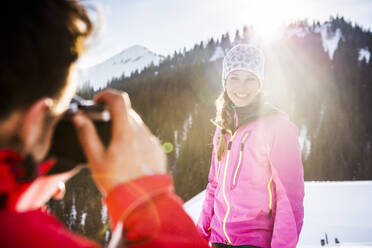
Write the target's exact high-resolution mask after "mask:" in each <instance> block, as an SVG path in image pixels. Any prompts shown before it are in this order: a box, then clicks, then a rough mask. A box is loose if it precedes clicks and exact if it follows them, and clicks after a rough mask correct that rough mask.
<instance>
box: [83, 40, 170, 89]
mask: <svg viewBox="0 0 372 248" xmlns="http://www.w3.org/2000/svg"><path fill="white" fill-rule="evenodd" d="M162 59H163V56H161V55H157V54H155V53H153V52H151V51H150V50H148V49H147V48H146V47H143V46H140V45H135V46H131V47H129V48H127V49H125V50H123V51H122V52H120V53H118V54H117V55H115V56H113V57H111V58H109V59H108V60H106V61H104V62H102V63H100V64H97V65H95V66H92V67H90V68H88V69H86V70H81V71H79V86H80V87H87V86H90V87H93V89H99V88H103V87H105V86H106V85H107V83H108V82H109V81H110V80H111V79H113V78H118V77H121V76H123V75H124V76H126V77H128V76H130V74H131V73H132V72H134V71H136V70H138V71H141V70H143V69H144V68H145V67H146V66H149V65H150V64H151V63H153V64H154V65H158V64H159V63H160V61H161V60H162Z"/></svg>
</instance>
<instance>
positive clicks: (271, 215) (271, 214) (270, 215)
mask: <svg viewBox="0 0 372 248" xmlns="http://www.w3.org/2000/svg"><path fill="white" fill-rule="evenodd" d="M271 217H273V210H272V209H270V212H269V218H271Z"/></svg>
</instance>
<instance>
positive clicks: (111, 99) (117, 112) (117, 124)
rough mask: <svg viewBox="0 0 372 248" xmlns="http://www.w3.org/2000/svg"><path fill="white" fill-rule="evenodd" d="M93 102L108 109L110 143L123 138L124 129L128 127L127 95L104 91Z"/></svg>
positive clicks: (128, 107) (128, 105) (128, 102)
mask: <svg viewBox="0 0 372 248" xmlns="http://www.w3.org/2000/svg"><path fill="white" fill-rule="evenodd" d="M94 100H95V101H96V102H99V103H103V104H105V105H106V106H107V107H108V110H109V111H110V114H111V121H112V141H115V140H122V139H123V138H124V136H125V128H126V126H127V125H128V110H129V109H130V108H131V107H130V100H129V97H128V94H127V93H125V92H121V91H116V90H104V91H102V92H100V93H99V94H98V95H97V96H96V97H95V98H94Z"/></svg>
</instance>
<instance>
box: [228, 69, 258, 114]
mask: <svg viewBox="0 0 372 248" xmlns="http://www.w3.org/2000/svg"><path fill="white" fill-rule="evenodd" d="M259 88H260V81H259V79H258V78H257V77H256V76H255V75H254V74H253V73H251V72H248V71H234V72H231V73H230V74H229V75H228V77H227V79H226V92H227V95H228V96H229V98H230V100H231V101H232V102H233V103H234V104H235V105H236V106H239V107H244V106H247V105H248V104H249V103H250V102H251V101H252V100H253V98H254V97H255V96H256V95H257V94H258V92H259Z"/></svg>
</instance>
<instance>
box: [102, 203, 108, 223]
mask: <svg viewBox="0 0 372 248" xmlns="http://www.w3.org/2000/svg"><path fill="white" fill-rule="evenodd" d="M107 219H108V213H107V207H106V205H104V204H103V206H102V209H101V221H102V223H107Z"/></svg>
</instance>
